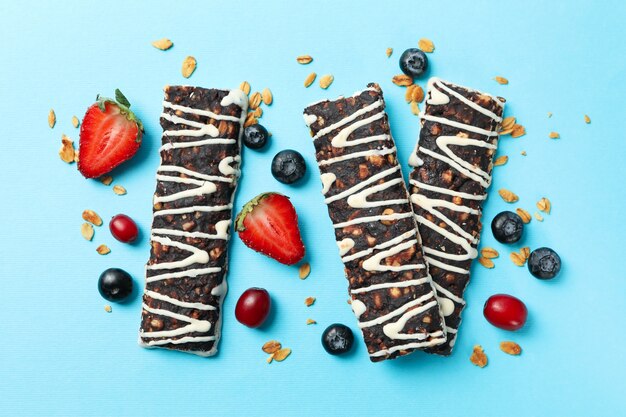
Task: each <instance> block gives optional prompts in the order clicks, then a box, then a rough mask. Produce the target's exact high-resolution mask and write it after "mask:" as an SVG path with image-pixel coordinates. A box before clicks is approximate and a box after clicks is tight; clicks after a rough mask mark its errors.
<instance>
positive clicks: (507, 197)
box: [498, 188, 519, 203]
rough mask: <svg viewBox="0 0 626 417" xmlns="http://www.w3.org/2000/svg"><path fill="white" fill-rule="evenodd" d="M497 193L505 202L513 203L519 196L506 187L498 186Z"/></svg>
mask: <svg viewBox="0 0 626 417" xmlns="http://www.w3.org/2000/svg"><path fill="white" fill-rule="evenodd" d="M498 194H500V197H502V199H503V200H504V201H506V202H507V203H515V202H516V201H518V200H519V197H518V196H517V194H515V193H514V192H512V191H509V190H507V189H506V188H500V189H499V190H498Z"/></svg>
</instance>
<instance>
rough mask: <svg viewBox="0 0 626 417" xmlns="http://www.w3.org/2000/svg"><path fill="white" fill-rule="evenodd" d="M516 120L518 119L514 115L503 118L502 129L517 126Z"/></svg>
mask: <svg viewBox="0 0 626 417" xmlns="http://www.w3.org/2000/svg"><path fill="white" fill-rule="evenodd" d="M515 122H516V119H515V117H514V116H509V117H505V118H504V119H503V120H502V125H501V128H502V130H507V129H511V128H512V127H513V126H515Z"/></svg>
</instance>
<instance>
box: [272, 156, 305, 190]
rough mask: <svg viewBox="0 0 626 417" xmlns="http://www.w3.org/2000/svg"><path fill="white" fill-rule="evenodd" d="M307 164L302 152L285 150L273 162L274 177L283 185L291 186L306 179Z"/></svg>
mask: <svg viewBox="0 0 626 417" xmlns="http://www.w3.org/2000/svg"><path fill="white" fill-rule="evenodd" d="M305 173H306V164H305V163H304V158H303V157H302V155H300V152H297V151H294V150H293V149H285V150H284V151H280V152H278V153H277V154H276V156H274V159H273V160H272V175H273V176H274V178H276V179H277V180H278V181H280V182H282V183H283V184H291V183H294V182H296V181H298V180H299V179H300V178H302V177H304V174H305Z"/></svg>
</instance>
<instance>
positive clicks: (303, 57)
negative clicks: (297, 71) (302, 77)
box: [296, 55, 313, 65]
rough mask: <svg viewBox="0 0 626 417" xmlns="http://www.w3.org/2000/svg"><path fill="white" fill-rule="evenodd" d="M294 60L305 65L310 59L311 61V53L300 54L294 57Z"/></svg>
mask: <svg viewBox="0 0 626 417" xmlns="http://www.w3.org/2000/svg"><path fill="white" fill-rule="evenodd" d="M296 61H298V64H302V65H306V64H310V63H311V61H313V58H312V57H311V55H300V56H299V57H297V58H296Z"/></svg>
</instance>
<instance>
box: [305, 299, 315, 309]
mask: <svg viewBox="0 0 626 417" xmlns="http://www.w3.org/2000/svg"><path fill="white" fill-rule="evenodd" d="M314 303H315V297H307V298H305V299H304V305H305V306H307V307H311V306H312V305H313V304H314Z"/></svg>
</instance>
